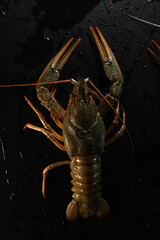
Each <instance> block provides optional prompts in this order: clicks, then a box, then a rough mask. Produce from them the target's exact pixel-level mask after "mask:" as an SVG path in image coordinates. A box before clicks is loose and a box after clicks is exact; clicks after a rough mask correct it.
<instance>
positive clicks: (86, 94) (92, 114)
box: [67, 78, 97, 130]
mask: <svg viewBox="0 0 160 240" xmlns="http://www.w3.org/2000/svg"><path fill="white" fill-rule="evenodd" d="M86 80H88V79H83V78H82V79H78V81H77V82H76V83H75V85H74V88H73V91H72V93H71V94H70V99H69V103H68V107H67V117H68V118H69V119H70V121H71V122H72V123H73V124H74V125H75V126H76V127H78V128H82V129H84V130H86V129H89V128H90V127H92V125H93V124H95V122H96V117H97V106H96V104H95V102H94V100H93V97H92V95H91V91H90V90H89V88H88V85H87V81H86Z"/></svg>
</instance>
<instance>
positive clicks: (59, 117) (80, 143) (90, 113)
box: [24, 27, 126, 220]
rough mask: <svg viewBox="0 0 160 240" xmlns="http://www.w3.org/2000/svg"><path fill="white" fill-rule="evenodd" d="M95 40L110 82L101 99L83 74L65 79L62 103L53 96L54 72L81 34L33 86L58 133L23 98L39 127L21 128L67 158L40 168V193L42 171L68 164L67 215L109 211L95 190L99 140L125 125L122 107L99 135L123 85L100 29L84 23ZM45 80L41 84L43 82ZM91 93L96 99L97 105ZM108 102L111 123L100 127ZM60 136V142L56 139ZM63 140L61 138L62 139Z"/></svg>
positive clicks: (56, 76)
mask: <svg viewBox="0 0 160 240" xmlns="http://www.w3.org/2000/svg"><path fill="white" fill-rule="evenodd" d="M90 30H91V32H92V35H93V37H94V40H95V42H96V45H97V48H98V51H99V54H100V57H101V60H102V63H103V68H104V72H105V74H106V76H107V77H108V79H109V80H110V82H111V87H110V90H109V93H108V94H106V96H105V98H106V99H107V101H108V104H107V103H106V101H105V100H104V99H103V98H102V97H101V96H99V95H98V94H97V93H96V92H95V91H94V90H91V89H90V88H89V87H88V83H91V81H90V80H89V78H86V79H83V78H78V80H74V79H71V80H70V82H72V83H73V84H74V87H73V91H72V93H71V94H70V98H69V102H68V106H67V109H66V110H64V108H63V107H62V106H61V105H60V103H59V102H58V101H57V100H56V98H55V93H56V88H55V87H53V85H55V84H53V83H54V82H57V81H58V79H59V77H60V72H61V70H62V68H63V66H64V65H65V63H66V62H67V60H68V59H69V57H70V56H71V54H72V53H73V51H74V49H75V48H76V47H77V45H78V44H79V42H80V41H81V39H78V40H77V41H76V42H75V43H74V44H73V45H72V46H71V47H70V48H69V49H68V47H69V45H70V44H71V42H72V41H73V38H71V39H70V40H69V41H68V42H67V43H66V44H65V45H64V46H63V47H62V49H61V50H60V51H59V52H58V53H57V54H56V55H55V57H54V58H53V59H52V60H51V61H50V62H49V63H48V65H47V66H46V67H45V69H44V70H43V72H42V74H41V76H40V78H39V80H38V84H37V86H36V90H37V96H38V98H39V100H40V101H41V104H42V105H43V106H44V107H46V108H47V109H48V110H49V111H50V114H51V117H52V119H53V121H54V122H55V124H56V125H57V126H58V127H59V128H60V129H62V135H60V134H58V133H57V132H56V131H54V130H53V129H52V127H51V126H50V125H49V124H48V123H47V122H46V120H45V119H44V117H43V115H42V114H41V113H40V112H39V111H38V110H37V109H36V108H35V107H34V106H33V105H32V103H31V102H30V101H29V100H28V99H27V98H26V100H27V102H28V104H29V105H30V106H31V108H32V109H33V110H34V111H35V112H36V114H37V115H38V117H39V119H40V121H41V123H42V124H43V126H44V128H41V127H37V126H34V125H32V124H30V123H27V124H26V126H25V127H24V128H30V129H33V130H36V131H39V132H42V133H43V134H44V135H46V136H47V138H48V139H49V140H51V141H52V142H53V143H54V144H55V145H56V146H57V147H58V148H60V149H61V150H63V151H66V152H67V154H68V156H69V158H70V159H71V160H70V161H62V162H58V163H53V164H50V165H49V166H47V167H46V168H45V169H44V171H43V182H42V193H43V196H44V197H45V183H46V176H47V172H48V171H49V170H51V169H53V168H55V167H57V166H60V165H64V164H70V167H71V176H72V181H71V183H72V185H73V187H72V189H71V190H72V192H73V195H72V197H73V199H72V201H71V202H70V203H69V205H68V207H67V210H66V216H67V218H68V219H69V220H75V219H77V218H78V217H83V218H88V217H91V216H98V217H102V218H103V217H106V216H107V215H108V214H109V212H110V207H109V204H108V203H107V201H106V200H105V199H104V198H103V197H102V194H101V184H100V182H101V154H102V152H103V150H104V146H108V145H109V144H111V143H112V142H114V141H115V140H117V139H118V138H119V137H120V136H121V135H122V134H123V132H124V131H125V129H126V127H125V112H124V110H123V108H122V116H123V117H122V126H121V128H120V130H119V131H117V132H116V133H115V135H113V136H112V137H111V138H109V139H108V140H107V141H105V137H106V136H109V134H110V133H111V132H112V130H113V129H114V128H115V126H116V125H117V124H118V122H119V117H118V116H119V113H120V96H121V93H122V88H123V83H124V80H123V76H122V73H121V70H120V68H119V66H118V63H117V61H116V59H115V56H114V54H113V52H112V51H111V49H110V47H109V46H108V44H107V42H106V40H105V38H104V37H103V35H102V33H101V31H100V30H99V29H98V28H97V27H96V30H97V32H96V31H95V30H94V29H93V28H92V27H90ZM47 82H49V83H50V82H51V84H49V85H46V84H45V83H47ZM94 98H96V99H98V100H99V104H98V106H97V105H96V104H95V101H94ZM112 106H116V110H115V117H114V120H113V122H112V123H111V125H110V126H109V127H108V129H107V130H105V125H104V122H103V119H102V116H104V115H105V114H106V113H107V112H108V111H109V110H110V109H111V107H112ZM60 142H61V143H60ZM63 142H64V144H62V143H63Z"/></svg>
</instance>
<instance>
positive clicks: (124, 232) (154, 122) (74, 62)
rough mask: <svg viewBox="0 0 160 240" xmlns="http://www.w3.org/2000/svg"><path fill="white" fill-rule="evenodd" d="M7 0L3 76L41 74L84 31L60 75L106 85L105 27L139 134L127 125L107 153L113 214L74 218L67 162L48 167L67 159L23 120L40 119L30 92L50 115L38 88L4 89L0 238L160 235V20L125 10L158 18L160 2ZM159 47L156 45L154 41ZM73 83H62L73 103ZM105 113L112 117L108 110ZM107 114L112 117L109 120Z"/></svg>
mask: <svg viewBox="0 0 160 240" xmlns="http://www.w3.org/2000/svg"><path fill="white" fill-rule="evenodd" d="M113 3H114V8H113V9H112V8H111V7H110V1H109V0H105V1H98V0H97V1H96V0H95V1H93V0H92V1H88V0H86V1H85V0H81V1H73V0H72V1H60V0H59V1H58V2H56V1H49V0H45V1H42V0H28V1H27V0H21V1H18V0H17V1H16V0H13V1H7V0H2V1H1V4H0V66H1V71H0V83H1V84H15V83H32V82H36V81H37V79H38V77H39V75H40V74H41V72H42V70H43V69H44V67H45V66H46V64H47V63H48V62H49V60H50V59H51V58H52V57H53V56H54V55H55V53H56V52H57V51H58V50H59V49H60V48H61V47H62V46H63V45H64V43H65V42H66V41H67V40H68V39H69V38H71V37H72V36H73V37H75V38H76V39H77V38H78V37H81V38H82V41H81V43H80V44H79V46H78V47H77V49H76V51H75V52H74V54H73V55H72V56H71V58H70V60H69V61H68V63H67V64H66V66H65V67H64V69H63V71H62V74H61V77H60V78H61V79H68V78H70V77H74V78H75V79H76V78H77V77H78V76H82V77H90V79H91V80H92V81H93V82H94V83H95V84H96V85H97V86H98V87H99V89H100V90H101V91H102V92H103V93H106V92H108V86H109V84H108V80H107V79H106V77H105V74H104V72H103V67H102V63H101V60H100V57H99V54H98V51H97V49H96V45H95V42H94V39H93V37H92V35H91V33H90V31H89V26H90V25H91V26H93V27H95V26H98V27H99V28H100V29H101V31H102V33H103V35H104V36H105V38H106V39H107V41H108V43H109V45H110V47H111V48H112V50H113V52H114V54H115V56H116V58H117V60H118V63H119V65H120V68H121V70H122V73H123V76H124V79H125V84H124V91H123V94H122V97H121V104H122V105H123V107H124V108H125V111H126V124H127V127H128V129H129V131H130V134H131V136H132V140H133V143H134V151H133V153H134V167H133V168H132V169H130V164H131V157H132V150H131V143H130V140H129V137H128V135H127V133H125V134H124V136H123V137H122V138H121V139H120V140H118V141H117V142H116V143H113V144H112V145H111V146H109V147H108V148H107V149H105V152H104V154H103V155H102V171H103V172H102V186H103V191H102V192H103V196H104V198H105V199H107V200H108V202H109V204H110V206H111V213H110V216H109V217H108V218H106V219H97V218H91V219H79V220H77V221H76V222H69V221H67V220H66V217H65V210H66V207H67V205H68V203H69V202H70V200H71V195H72V193H71V191H70V189H71V184H70V180H71V178H70V174H69V173H70V169H69V167H68V166H63V167H59V168H57V169H55V170H53V171H51V172H49V174H48V176H47V189H46V199H45V200H44V199H43V197H42V194H41V181H42V171H43V169H44V168H45V167H46V166H47V165H48V164H50V163H53V162H58V161H62V160H69V159H68V156H67V154H66V153H65V152H62V151H61V150H60V149H58V148H56V147H55V146H54V145H53V144H52V143H51V142H49V140H47V139H46V137H45V136H43V135H42V134H40V133H37V132H35V131H31V130H29V129H26V130H25V131H23V126H24V125H25V124H26V123H27V122H30V123H32V124H35V125H37V126H41V123H40V121H39V120H38V118H37V116H36V114H35V113H34V112H33V111H32V109H31V108H30V107H29V106H28V105H27V103H26V102H25V100H24V96H27V97H28V99H29V100H30V101H31V102H32V103H33V104H34V106H36V107H37V108H38V109H39V110H40V111H41V112H42V113H43V114H44V116H45V118H46V120H47V121H48V122H50V123H51V124H52V126H53V127H54V128H55V129H56V126H55V125H54V124H53V123H52V121H51V119H50V117H49V112H48V111H47V110H46V109H44V108H43V107H42V106H41V105H40V102H39V101H38V99H37V97H36V91H35V87H19V88H18V87H17V88H6V89H4V88H2V89H0V129H1V132H0V134H1V135H0V143H1V148H0V235H1V239H2V240H5V239H7V240H8V239H15V240H29V239H30V240H32V239H39V240H41V239H43V240H44V239H45V240H51V239H68V238H70V239H109V240H112V239H120V238H123V239H127V240H130V239H136V240H137V239H145V240H150V239H152V240H154V239H159V236H158V235H159V233H160V184H159V182H160V164H159V135H160V127H159V126H160V125H159V119H160V113H159V106H160V102H159V97H160V82H159V78H160V70H159V68H158V67H157V65H156V64H155V63H154V61H153V60H152V59H151V57H150V56H149V54H148V52H147V51H146V47H148V46H150V47H152V48H153V49H154V47H153V46H152V43H151V40H152V39H154V40H155V41H157V42H158V43H159V42H160V29H159V28H156V27H153V26H151V25H147V24H143V23H140V22H138V21H136V20H133V19H131V18H129V17H128V16H126V15H125V14H124V12H126V13H129V14H132V15H134V16H137V17H140V18H142V19H145V20H148V21H151V22H153V23H157V24H160V21H159V19H160V11H159V10H160V1H147V0H141V1H139V0H135V1H134V0H128V1H127V0H124V1H123V0H122V1H113ZM154 50H155V49H154ZM71 87H72V86H69V84H65V85H63V86H60V87H58V91H57V94H56V96H57V98H58V99H59V100H60V102H61V104H62V105H63V106H64V107H66V104H67V101H68V95H69V92H70V91H71ZM107 117H108V118H109V119H110V118H112V117H113V113H111V112H109V113H108V114H107ZM107 117H106V118H107ZM107 126H108V121H107V119H106V128H107Z"/></svg>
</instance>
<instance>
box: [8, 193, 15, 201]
mask: <svg viewBox="0 0 160 240" xmlns="http://www.w3.org/2000/svg"><path fill="white" fill-rule="evenodd" d="M15 196H16V194H15V193H11V194H10V195H9V199H10V200H11V201H12V200H13V199H14V198H15Z"/></svg>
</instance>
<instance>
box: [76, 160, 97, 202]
mask: <svg viewBox="0 0 160 240" xmlns="http://www.w3.org/2000/svg"><path fill="white" fill-rule="evenodd" d="M71 176H72V181H71V183H72V184H73V187H72V189H71V190H72V192H73V193H74V194H73V198H74V199H76V200H77V201H78V202H82V203H84V204H87V203H88V202H95V201H96V200H97V197H98V196H100V190H101V185H100V181H101V159H100V157H99V156H90V157H83V158H79V157H76V158H72V159H71Z"/></svg>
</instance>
